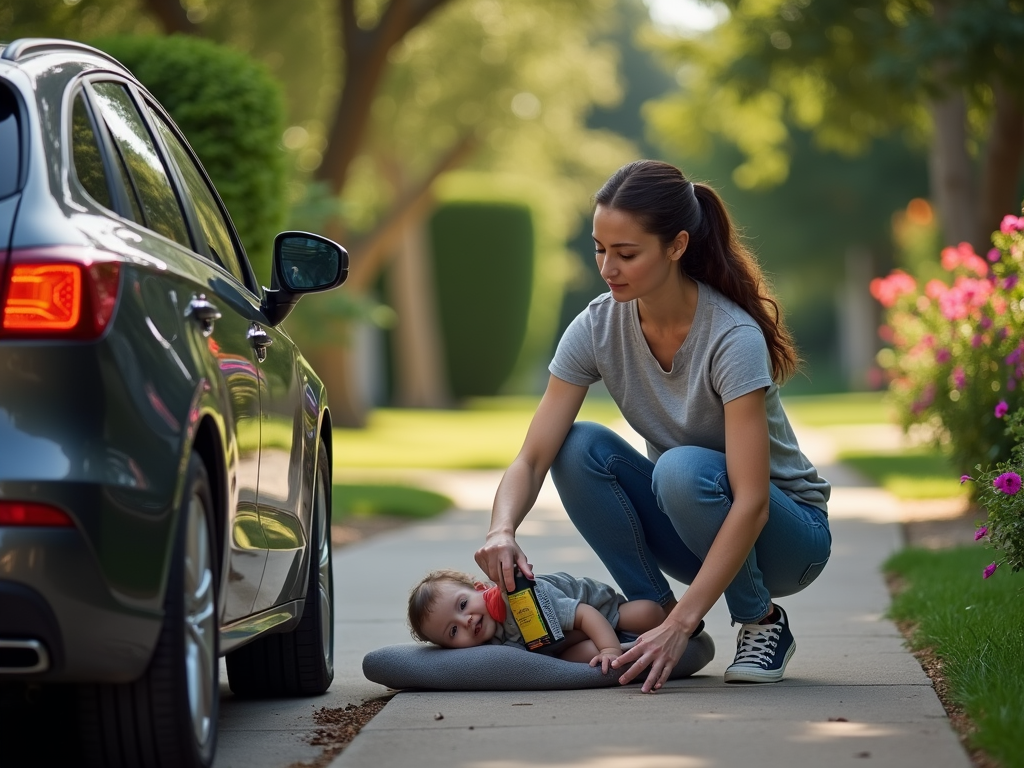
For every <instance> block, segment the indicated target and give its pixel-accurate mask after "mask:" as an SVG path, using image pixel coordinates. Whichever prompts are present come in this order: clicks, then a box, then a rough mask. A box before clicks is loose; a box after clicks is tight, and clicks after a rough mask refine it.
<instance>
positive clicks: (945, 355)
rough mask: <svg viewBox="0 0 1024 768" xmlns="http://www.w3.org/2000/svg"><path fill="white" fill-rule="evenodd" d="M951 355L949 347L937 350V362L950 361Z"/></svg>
mask: <svg viewBox="0 0 1024 768" xmlns="http://www.w3.org/2000/svg"><path fill="white" fill-rule="evenodd" d="M950 357H951V355H950V354H949V350H948V349H938V350H936V351H935V362H937V363H939V364H940V365H941V364H942V363H948V362H949V358H950Z"/></svg>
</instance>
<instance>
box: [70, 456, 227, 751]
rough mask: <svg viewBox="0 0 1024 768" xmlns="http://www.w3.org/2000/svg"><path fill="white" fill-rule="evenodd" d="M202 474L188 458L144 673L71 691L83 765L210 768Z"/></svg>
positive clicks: (207, 509)
mask: <svg viewBox="0 0 1024 768" xmlns="http://www.w3.org/2000/svg"><path fill="white" fill-rule="evenodd" d="M213 515H214V506H213V495H212V493H211V491H210V482H209V478H208V476H207V472H206V468H205V466H204V465H203V462H202V461H201V460H200V458H199V457H198V456H197V455H195V454H193V455H192V456H191V457H190V459H189V463H188V476H187V479H186V483H185V492H184V495H183V497H182V503H181V509H180V511H179V515H178V530H177V532H176V536H175V544H174V555H173V558H172V561H171V567H170V572H169V576H168V581H167V595H166V598H165V600H164V623H163V627H162V628H161V630H160V636H159V638H158V640H157V645H156V649H155V650H154V652H153V657H152V659H151V660H150V663H149V667H148V668H147V669H146V672H145V674H144V675H143V676H142V677H141V678H139V679H138V680H136V681H135V682H133V683H124V684H119V685H83V686H80V687H79V691H78V716H79V725H80V735H81V744H82V750H83V757H84V758H85V764H86V765H95V766H108V767H109V768H151V767H152V768H160V767H161V766H169V765H173V766H175V767H176V768H209V766H210V765H212V764H213V757H214V753H215V751H216V744H217V714H218V709H219V700H220V683H219V680H218V677H219V672H220V667H219V662H218V653H217V640H218V633H219V627H218V622H217V584H218V581H217V562H216V557H215V554H214V553H215V551H216V548H215V542H216V536H215V532H214V529H213Z"/></svg>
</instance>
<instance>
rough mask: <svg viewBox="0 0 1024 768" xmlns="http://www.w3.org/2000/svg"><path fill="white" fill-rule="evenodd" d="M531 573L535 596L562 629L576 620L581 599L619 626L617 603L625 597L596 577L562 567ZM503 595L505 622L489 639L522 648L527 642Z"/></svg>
mask: <svg viewBox="0 0 1024 768" xmlns="http://www.w3.org/2000/svg"><path fill="white" fill-rule="evenodd" d="M534 575H535V576H536V579H534V589H535V590H536V592H537V600H538V602H540V603H541V610H543V611H545V613H549V612H550V613H553V614H554V617H553V618H554V621H552V622H551V623H552V624H557V625H558V626H559V627H560V628H561V630H562V632H563V633H566V632H569V631H570V630H572V628H573V625H574V624H575V623H576V607H577V606H578V605H579V604H580V603H584V604H585V605H591V606H593V607H594V608H596V609H597V610H599V611H600V612H601V614H602V615H603V616H604V617H605V618H606V619H608V623H609V624H611V625H612V629H614V628H616V627H618V626H619V606H620V605H621V604H622V603H624V602H626V598H625V597H623V596H622V595H620V594H619V593H618V592H616V591H615V590H614V589H613V588H612V587H610V586H609V585H607V584H605V583H604V582H600V581H597V579H591V578H590V577H589V576H584V577H582V578H576V577H575V576H570V575H569V574H568V573H564V572H562V571H559V572H558V573H537V574H534ZM502 597H503V598H504V599H505V608H506V614H505V623H504V624H503V625H502V626H500V627H498V629H497V631H495V633H494V637H492V638H491V643H493V644H495V645H515V646H518V647H520V648H525V647H526V642H525V641H524V640H523V635H522V633H521V632H520V631H519V625H518V624H516V620H515V619H514V618H513V617H512V608H511V606H509V604H508V595H507V594H505V593H504V592H503V593H502ZM553 629H554V628H553V627H552V630H553ZM554 634H555V636H556V639H561V637H560V636H559V635H558V633H554Z"/></svg>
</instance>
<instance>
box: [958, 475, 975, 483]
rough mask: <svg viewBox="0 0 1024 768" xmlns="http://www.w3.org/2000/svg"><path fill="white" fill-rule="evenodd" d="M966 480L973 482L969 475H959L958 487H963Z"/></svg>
mask: <svg viewBox="0 0 1024 768" xmlns="http://www.w3.org/2000/svg"><path fill="white" fill-rule="evenodd" d="M968 480H971V481H973V480H974V478H973V477H971V476H970V475H960V485H963V484H964V483H966V482H967V481H968Z"/></svg>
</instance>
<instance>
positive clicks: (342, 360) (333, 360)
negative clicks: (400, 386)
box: [303, 334, 368, 429]
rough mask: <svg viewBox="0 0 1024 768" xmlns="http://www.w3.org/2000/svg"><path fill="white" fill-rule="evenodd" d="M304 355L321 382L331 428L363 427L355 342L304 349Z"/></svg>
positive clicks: (363, 401) (363, 406) (363, 403)
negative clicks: (325, 396)
mask: <svg viewBox="0 0 1024 768" xmlns="http://www.w3.org/2000/svg"><path fill="white" fill-rule="evenodd" d="M352 335H354V334H352ZM303 353H304V354H305V355H306V357H307V358H309V362H310V363H311V364H312V365H313V370H315V371H316V372H317V375H318V376H319V377H320V378H321V379H323V382H324V388H325V389H326V390H327V405H328V408H330V411H331V422H332V424H333V425H334V426H335V427H349V428H353V429H354V428H358V427H365V426H366V414H367V410H368V405H367V403H366V398H365V397H364V395H363V393H362V392H361V391H360V387H359V381H358V377H357V376H356V372H357V371H358V370H359V360H358V357H359V352H358V349H357V347H356V344H355V340H354V339H351V340H350V341H349V342H348V343H344V344H342V343H338V344H329V345H328V344H323V345H312V346H309V347H307V348H304V349H303Z"/></svg>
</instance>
